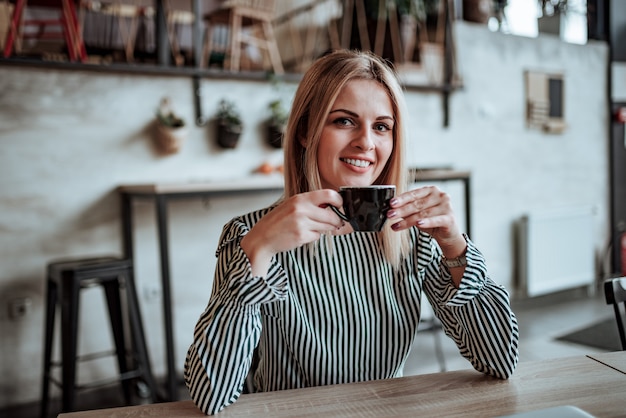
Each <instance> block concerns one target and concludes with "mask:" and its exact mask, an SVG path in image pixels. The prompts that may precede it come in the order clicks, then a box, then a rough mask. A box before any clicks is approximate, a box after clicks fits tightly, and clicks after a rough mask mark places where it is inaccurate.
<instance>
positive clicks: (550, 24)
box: [537, 0, 568, 35]
mask: <svg viewBox="0 0 626 418" xmlns="http://www.w3.org/2000/svg"><path fill="white" fill-rule="evenodd" d="M538 3H539V8H540V9H541V16H539V17H538V18H537V27H538V30H539V32H541V33H551V34H553V35H560V34H561V17H562V16H564V15H565V13H567V11H568V4H567V0H538Z"/></svg>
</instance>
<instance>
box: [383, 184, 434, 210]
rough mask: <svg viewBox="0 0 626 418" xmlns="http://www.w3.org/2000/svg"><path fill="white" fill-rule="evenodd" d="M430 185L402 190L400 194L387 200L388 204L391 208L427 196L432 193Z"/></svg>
mask: <svg viewBox="0 0 626 418" xmlns="http://www.w3.org/2000/svg"><path fill="white" fill-rule="evenodd" d="M431 188H432V186H424V187H418V188H417V189H412V190H409V191H408V192H404V193H402V194H399V195H397V196H396V197H394V198H393V199H391V201H390V202H389V205H390V206H391V207H392V208H399V207H402V206H405V205H407V204H409V203H411V202H415V201H416V200H422V199H425V198H427V197H428V195H430V194H431V193H432V191H431Z"/></svg>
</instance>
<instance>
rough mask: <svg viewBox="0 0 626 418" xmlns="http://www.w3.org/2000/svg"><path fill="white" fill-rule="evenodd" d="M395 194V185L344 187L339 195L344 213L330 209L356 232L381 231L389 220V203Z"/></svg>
mask: <svg viewBox="0 0 626 418" xmlns="http://www.w3.org/2000/svg"><path fill="white" fill-rule="evenodd" d="M395 193H396V186H394V185H375V186H361V187H358V186H342V187H340V188H339V194H341V197H342V198H343V211H344V212H343V213H342V212H341V211H340V210H339V209H337V208H336V207H334V206H331V207H330V208H331V209H332V210H333V211H334V212H335V213H336V214H337V215H339V217H340V218H341V219H343V220H344V221H346V222H349V223H350V225H352V229H354V230H355V231H360V232H368V231H380V230H382V229H383V225H384V224H385V221H386V220H387V211H388V210H389V201H390V200H391V199H392V198H393V196H394V195H395Z"/></svg>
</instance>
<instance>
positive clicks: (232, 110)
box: [216, 99, 243, 148]
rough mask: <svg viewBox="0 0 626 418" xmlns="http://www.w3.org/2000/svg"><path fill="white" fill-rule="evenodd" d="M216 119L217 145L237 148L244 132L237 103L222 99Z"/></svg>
mask: <svg viewBox="0 0 626 418" xmlns="http://www.w3.org/2000/svg"><path fill="white" fill-rule="evenodd" d="M216 119H217V143H218V144H219V145H220V146H221V147H222V148H235V147H236V146H237V143H238V142H239V136H240V135H241V131H242V130H243V121H242V119H241V113H240V112H239V109H237V107H236V106H235V103H234V102H232V101H230V100H227V99H222V100H221V101H220V103H219V107H218V109H217V114H216Z"/></svg>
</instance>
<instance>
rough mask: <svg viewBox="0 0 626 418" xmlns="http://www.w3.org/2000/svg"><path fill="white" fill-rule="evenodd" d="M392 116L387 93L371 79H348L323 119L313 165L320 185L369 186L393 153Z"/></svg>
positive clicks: (336, 188)
mask: <svg viewBox="0 0 626 418" xmlns="http://www.w3.org/2000/svg"><path fill="white" fill-rule="evenodd" d="M393 127H394V113H393V106H392V104H391V99H390V98H389V95H388V94H387V91H386V90H385V89H384V88H383V87H382V86H381V85H380V84H379V83H378V82H376V81H373V80H352V81H349V82H348V83H347V84H346V85H345V86H344V87H343V89H342V90H341V92H340V93H339V95H338V96H337V99H336V100H335V103H333V105H332V107H331V110H330V113H329V114H328V115H327V117H326V121H325V123H324V128H323V130H322V136H321V138H320V143H319V148H318V153H317V163H318V167H319V172H320V177H321V180H322V186H323V187H324V188H329V189H335V190H338V189H339V187H341V186H369V185H371V184H373V183H374V182H375V181H376V179H377V178H378V177H379V176H380V174H381V173H382V171H383V169H384V168H385V165H386V164H387V161H388V160H389V157H390V156H391V153H392V151H393V145H394V138H393Z"/></svg>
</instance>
